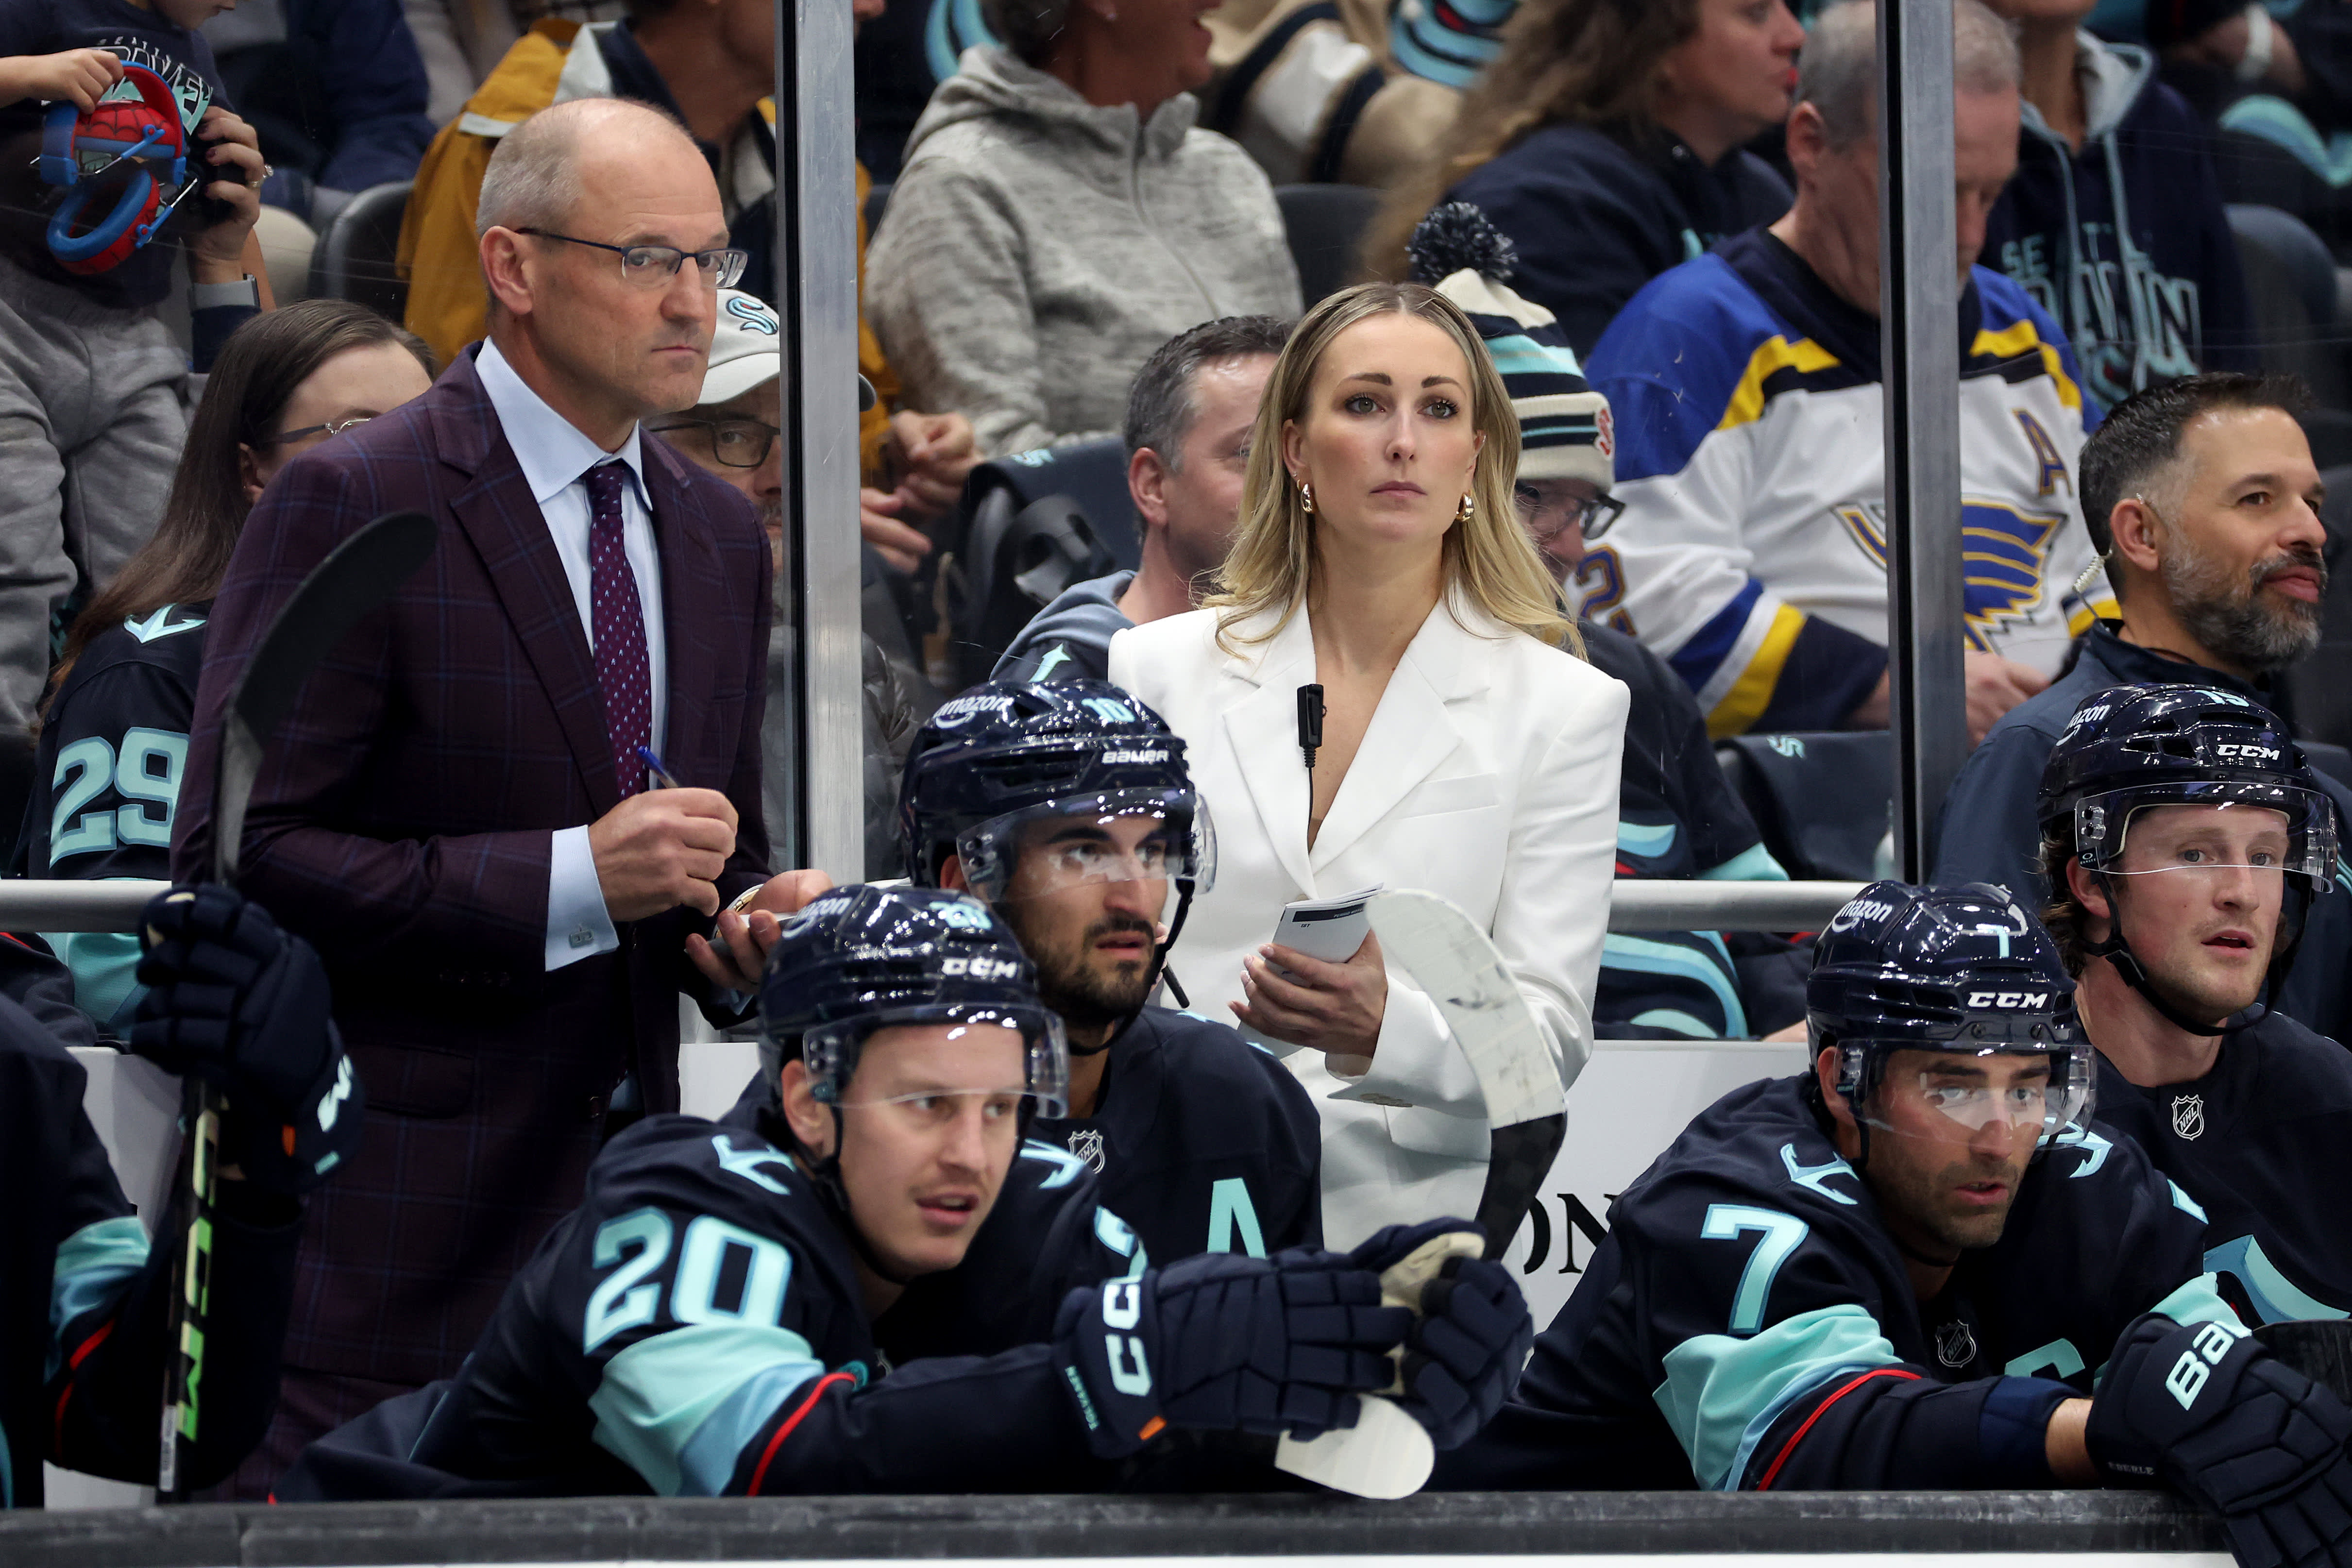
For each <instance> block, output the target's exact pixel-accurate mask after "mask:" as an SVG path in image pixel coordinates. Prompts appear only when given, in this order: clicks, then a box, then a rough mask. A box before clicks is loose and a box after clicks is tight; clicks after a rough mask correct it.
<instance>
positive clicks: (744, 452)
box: [647, 419, 782, 468]
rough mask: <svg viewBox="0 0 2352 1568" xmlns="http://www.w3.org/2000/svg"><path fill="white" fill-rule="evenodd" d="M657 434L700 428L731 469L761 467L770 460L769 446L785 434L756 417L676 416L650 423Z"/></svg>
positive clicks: (720, 458)
mask: <svg viewBox="0 0 2352 1568" xmlns="http://www.w3.org/2000/svg"><path fill="white" fill-rule="evenodd" d="M647 428H649V429H650V430H652V432H653V433H654V434H656V435H667V434H669V433H670V432H671V431H673V430H699V431H702V432H705V433H706V434H708V435H709V439H710V455H712V456H714V457H716V458H718V459H719V462H721V463H724V464H725V465H727V466H728V467H730V468H757V467H758V466H759V465H761V464H762V463H765V462H766V461H767V460H768V449H769V448H770V447H772V446H773V445H775V444H776V437H777V436H778V435H779V434H782V432H780V431H778V430H777V429H776V427H775V426H774V425H772V424H769V423H764V422H762V421H761V420H756V419H673V420H671V421H670V422H669V423H667V424H656V425H650V426H648V427H647Z"/></svg>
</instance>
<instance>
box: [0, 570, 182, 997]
mask: <svg viewBox="0 0 2352 1568" xmlns="http://www.w3.org/2000/svg"><path fill="white" fill-rule="evenodd" d="M210 609H211V606H210V605H209V604H208V603H207V604H167V605H165V606H164V607H163V609H161V610H158V611H156V612H154V613H153V614H152V615H144V616H139V617H136V618H134V619H131V620H129V621H126V622H123V623H122V624H121V625H120V626H111V627H109V628H108V629H107V630H105V631H104V632H100V633H99V634H98V635H97V636H95V637H92V638H91V639H90V640H89V646H87V647H85V648H84V649H83V650H82V653H81V656H80V657H79V658H78V659H76V660H75V661H74V666H73V669H72V670H71V671H70V672H68V674H67V676H66V681H65V685H63V686H62V687H60V688H59V689H58V695H57V697H56V700H55V701H53V702H52V703H50V705H49V712H48V716H47V719H46V721H45V722H44V723H43V724H42V726H41V737H40V742H39V747H38V749H37V751H36V752H35V754H34V760H33V768H34V779H33V793H32V797H31V799H30V800H28V801H27V802H26V810H25V825H24V830H23V831H22V832H20V833H19V834H18V835H17V840H16V867H15V870H14V873H13V874H15V875H17V876H34V877H74V878H79V879H85V880H89V881H100V880H113V879H118V878H123V877H132V878H152V879H155V880H159V881H169V880H170V879H171V875H172V869H171V860H172V821H173V818H174V817H175V816H176V815H177V814H178V811H179V800H180V781H181V775H182V774H183V773H184V772H185V771H186V768H187V762H188V726H189V722H190V719H191V717H192V716H193V715H194V712H195V707H196V675H197V672H198V671H199V669H200V668H201V667H202V665H203V664H204V658H205V636H204V625H205V617H206V615H207V614H208V612H210ZM48 942H49V945H50V946H51V947H53V948H54V949H56V951H57V954H58V957H59V958H61V959H63V960H64V962H65V964H66V967H68V968H69V969H71V970H72V971H73V976H74V993H75V1000H76V1001H77V1002H78V1003H79V1005H80V1007H81V1009H82V1010H83V1011H84V1012H87V1013H88V1014H89V1016H90V1019H91V1020H92V1021H93V1022H95V1023H97V1024H98V1025H99V1026H100V1028H101V1029H105V1030H109V1031H110V1032H111V1033H114V1034H116V1035H118V1036H119V1035H123V1034H127V1033H128V1032H129V1030H130V1025H131V1013H132V1012H133V1011H134V1010H136V1009H137V1008H138V1005H139V997H140V988H139V986H138V985H137V984H136V983H135V982H134V981H133V980H132V978H131V973H132V971H133V970H135V969H136V968H138V967H139V938H138V937H137V936H132V935H129V934H126V933H122V932H112V931H103V932H90V931H79V932H59V933H57V934H55V935H52V936H49V938H48Z"/></svg>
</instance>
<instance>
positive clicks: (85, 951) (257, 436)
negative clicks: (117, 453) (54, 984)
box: [11, 299, 433, 1036]
mask: <svg viewBox="0 0 2352 1568" xmlns="http://www.w3.org/2000/svg"><path fill="white" fill-rule="evenodd" d="M432 384H433V362H432V360H431V358H430V357H429V356H428V355H427V354H426V352H425V345H424V344H423V343H420V342H418V341H417V340H415V338H414V337H412V336H410V335H409V334H408V333H406V332H404V331H402V330H401V329H399V328H398V327H396V326H394V324H393V323H391V322H389V321H387V320H385V319H383V317H381V316H379V315H377V314H376V313H375V312H374V311H373V310H370V309H369V308H366V307H365V306H363V305H354V304H352V303H350V302H349V301H346V300H341V299H310V300H304V301H302V302H301V303H299V304H296V305H289V306H287V307H286V308H283V309H280V310H273V311H271V312H270V313H269V314H268V315H267V316H261V317H257V318H256V319H254V320H252V321H249V322H247V324H246V325H245V326H244V327H243V328H241V329H239V330H238V331H237V332H236V334H235V335H234V336H233V337H231V338H230V339H229V340H228V345H227V346H226V348H224V349H223V350H221V356H220V358H219V360H218V361H215V363H214V366H213V372H212V374H211V375H210V376H209V377H208V378H206V380H205V395H204V399H203V401H202V402H198V403H197V404H196V412H195V417H194V420H193V421H192V422H191V423H190V425H189V429H188V442H187V445H186V447H185V448H184V450H183V451H182V453H181V455H180V467H179V472H178V473H176V474H175V475H173V479H172V494H171V499H170V500H168V501H167V502H165V503H164V507H163V522H162V523H160V524H159V525H157V527H156V529H155V533H154V536H153V537H152V538H150V539H148V541H147V542H146V543H145V544H144V545H142V547H140V549H139V552H138V553H137V554H136V555H133V556H132V557H131V559H130V560H128V561H127V562H125V563H124V564H123V568H122V570H121V571H120V572H118V573H116V574H115V577H114V580H112V581H110V582H109V583H108V584H107V585H106V587H105V588H104V589H103V590H102V591H100V593H99V594H98V596H97V597H96V598H94V599H92V600H91V601H89V607H88V608H87V609H85V610H83V611H82V612H81V613H80V615H79V616H77V617H76V618H75V620H74V622H73V625H72V628H71V629H70V630H69V631H68V632H67V634H66V643H65V653H64V656H63V657H62V658H61V659H60V660H59V662H58V672H57V674H56V676H55V677H54V679H53V681H52V684H51V685H50V688H49V695H48V697H47V701H46V702H45V703H44V704H43V707H42V716H41V731H40V738H39V743H38V749H37V752H36V753H35V756H34V765H33V794H32V800H31V802H30V804H29V805H28V806H27V808H26V812H25V825H24V829H23V831H21V832H20V833H19V834H18V835H17V839H16V864H15V866H14V867H13V868H12V870H11V874H12V875H16V876H43V877H49V876H57V877H75V878H87V879H90V880H110V879H115V878H121V877H133V878H146V879H153V880H156V881H169V880H170V879H171V874H172V873H171V848H172V821H173V817H174V816H176V815H177V813H178V808H179V791H180V781H181V775H182V773H183V772H184V769H185V767H186V763H187V756H188V732H189V726H190V723H191V721H192V720H193V719H194V716H195V707H196V673H197V671H198V669H199V668H200V667H201V666H202V664H203V663H204V643H205V638H204V626H205V617H206V616H207V615H208V614H209V613H210V612H211V609H212V597H213V593H214V591H215V590H216V589H218V588H219V586H220V579H221V572H222V570H224V569H225V568H226V566H227V565H228V558H229V552H230V550H231V549H234V548H235V547H236V537H237V534H238V533H239V531H240V530H242V529H243V528H244V527H245V518H246V514H247V513H248V512H250V511H251V510H252V509H253V504H254V502H255V501H256V500H257V499H258V498H259V497H260V495H261V492H262V487H263V486H266V485H267V484H268V482H269V478H270V476H272V475H274V474H276V473H277V472H278V469H280V468H282V467H284V466H285V465H287V464H288V463H289V462H291V461H292V460H293V459H294V458H295V457H296V456H297V455H299V454H301V453H304V452H308V451H309V450H310V449H311V448H312V447H314V446H317V445H319V444H320V443H321V442H324V441H327V440H330V439H331V438H332V437H333V436H335V435H338V434H341V433H342V432H344V431H346V430H349V429H352V427H353V426H355V425H358V424H362V423H366V422H367V421H368V420H371V419H373V418H375V417H376V416H377V415H379V414H382V413H388V412H390V411H391V410H393V409H395V408H398V407H399V406H400V405H401V404H402V403H404V402H408V401H409V400H410V399H411V398H415V397H421V396H422V395H424V392H425V388H427V387H429V386H431V385H432ZM48 940H49V945H50V946H51V947H53V948H54V949H55V950H56V952H57V954H58V957H59V958H60V959H62V960H64V962H65V963H66V964H67V966H68V967H69V968H70V969H71V970H72V972H73V977H74V995H75V1000H76V1001H77V1002H78V1003H79V1005H80V1007H81V1009H82V1010H83V1011H85V1012H87V1013H88V1014H89V1016H90V1019H91V1020H92V1021H93V1022H95V1023H96V1024H98V1025H99V1027H100V1028H101V1029H103V1030H107V1031H108V1032H109V1033H110V1034H114V1035H116V1036H122V1035H125V1034H127V1032H128V1030H129V1029H130V1024H131V1011H132V1009H135V1008H136V1007H137V1006H138V1002H139V998H140V996H141V995H142V988H141V987H139V986H136V985H134V984H133V983H132V981H131V971H132V970H133V969H135V968H137V967H138V965H139V938H138V937H137V936H135V935H132V934H131V933H127V932H88V931H85V932H60V933H58V934H56V935H54V936H50V937H49V939H48Z"/></svg>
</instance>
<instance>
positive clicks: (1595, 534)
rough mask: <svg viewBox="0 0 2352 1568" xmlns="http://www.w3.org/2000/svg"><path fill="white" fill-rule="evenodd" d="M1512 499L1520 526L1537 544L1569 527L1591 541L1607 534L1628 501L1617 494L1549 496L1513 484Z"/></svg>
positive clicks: (1550, 538) (1547, 541)
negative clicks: (1578, 530) (1620, 498)
mask: <svg viewBox="0 0 2352 1568" xmlns="http://www.w3.org/2000/svg"><path fill="white" fill-rule="evenodd" d="M1511 502H1512V505H1513V507H1514V508H1515V509H1516V510H1517V512H1518V514H1519V526H1520V527H1522V528H1526V529H1527V530H1528V537H1529V538H1533V539H1534V540H1535V542H1536V543H1537V544H1538V545H1548V544H1549V543H1551V541H1552V540H1554V539H1556V538H1559V536H1560V534H1561V533H1562V532H1563V531H1564V530H1566V529H1567V528H1570V527H1575V528H1580V529H1581V530H1582V531H1583V534H1584V540H1585V542H1586V543H1587V544H1590V543H1591V542H1592V541H1593V540H1594V539H1597V538H1600V537H1601V535H1603V534H1605V533H1607V532H1608V531H1609V528H1610V525H1611V524H1612V523H1614V522H1615V521H1616V520H1617V519H1618V517H1620V516H1622V514H1623V513H1624V510H1625V503H1624V502H1622V501H1621V500H1619V499H1618V498H1617V497H1614V496H1594V497H1589V498H1588V497H1583V496H1564V495H1554V496H1551V497H1546V496H1545V494H1544V493H1543V492H1542V491H1540V490H1538V489H1537V488H1536V487H1535V486H1533V485H1515V486H1512V487H1511Z"/></svg>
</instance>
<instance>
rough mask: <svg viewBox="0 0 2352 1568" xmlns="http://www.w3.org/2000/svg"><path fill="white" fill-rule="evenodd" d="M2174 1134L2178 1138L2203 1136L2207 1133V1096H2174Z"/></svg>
mask: <svg viewBox="0 0 2352 1568" xmlns="http://www.w3.org/2000/svg"><path fill="white" fill-rule="evenodd" d="M2172 1135H2173V1136H2174V1137H2176V1138H2201V1137H2203V1136H2204V1135H2205V1096H2203V1095H2202V1094H2176V1095H2174V1096H2173V1097H2172Z"/></svg>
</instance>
